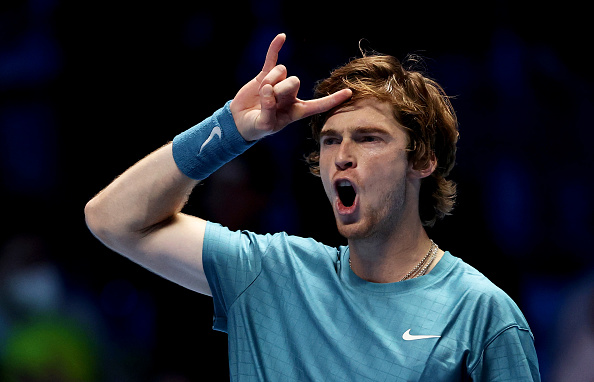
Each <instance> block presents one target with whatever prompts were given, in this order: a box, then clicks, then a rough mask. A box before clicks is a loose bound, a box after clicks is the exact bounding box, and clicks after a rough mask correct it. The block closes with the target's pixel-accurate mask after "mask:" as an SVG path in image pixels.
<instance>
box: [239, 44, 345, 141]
mask: <svg viewBox="0 0 594 382" xmlns="http://www.w3.org/2000/svg"><path fill="white" fill-rule="evenodd" d="M285 40H286V36H285V34H284V33H281V34H279V35H277V36H276V37H275V38H274V39H273V40H272V42H271V43H270V46H269V48H268V52H267V53H266V60H265V61H264V66H263V67H262V71H261V72H260V73H259V74H258V75H257V76H256V77H255V78H254V79H253V80H251V81H250V82H248V83H247V84H245V85H244V86H243V87H242V88H241V89H240V90H239V92H237V95H236V96H235V98H234V99H233V101H232V102H231V106H230V107H231V112H232V114H233V119H234V120H235V124H236V125H237V129H238V130H239V133H240V134H241V135H242V136H243V138H244V139H246V140H247V141H253V140H256V139H260V138H263V137H265V136H267V135H270V134H274V133H276V132H278V131H280V130H281V129H283V128H284V127H285V126H287V125H288V124H289V123H291V122H295V121H297V120H299V119H302V118H306V117H309V116H310V115H313V114H317V113H322V112H325V111H327V110H330V109H332V108H333V107H335V106H338V105H340V104H341V103H342V102H344V101H346V100H347V99H349V98H350V97H351V95H352V92H351V90H350V89H343V90H341V91H338V92H336V93H334V94H331V95H328V96H326V97H323V98H318V99H314V100H309V101H303V100H300V99H299V98H297V93H298V91H299V85H300V82H299V78H297V77H295V76H291V77H288V78H287V68H286V67H285V66H284V65H277V64H276V62H277V60H278V53H279V52H280V50H281V48H282V46H283V44H284V42H285Z"/></svg>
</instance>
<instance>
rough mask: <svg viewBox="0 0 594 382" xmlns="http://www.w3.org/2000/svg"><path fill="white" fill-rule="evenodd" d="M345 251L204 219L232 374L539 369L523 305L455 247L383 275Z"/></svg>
mask: <svg viewBox="0 0 594 382" xmlns="http://www.w3.org/2000/svg"><path fill="white" fill-rule="evenodd" d="M348 257H349V249H348V247H340V248H333V247H329V246H326V245H323V244H321V243H319V242H317V241H315V240H313V239H305V238H300V237H295V236H290V235H287V234H285V233H279V234H275V235H256V234H254V233H251V232H247V231H237V232H232V231H230V230H228V229H227V228H225V227H222V226H220V225H218V224H213V223H208V225H207V228H206V234H205V239H204V248H203V263H204V269H205V272H206V276H207V279H208V282H209V285H210V288H211V291H212V294H213V302H214V329H216V330H220V331H224V332H226V333H227V334H228V341H229V371H230V376H231V380H232V381H429V380H430V381H469V380H472V381H516V382H517V381H540V376H539V371H538V361H537V357H536V352H535V349H534V339H533V336H532V333H531V331H530V328H529V326H528V323H527V322H526V319H525V318H524V316H523V315H522V313H521V312H520V310H519V308H518V307H517V306H516V304H515V303H514V302H513V301H512V300H511V298H510V297H509V296H507V295H506V294H505V293H504V292H503V291H502V290H501V289H499V288H497V287H496V286H495V285H494V284H493V283H491V282H490V281H489V280H488V279H487V278H486V277H485V276H483V275H482V274H481V273H479V272H478V271H477V270H475V269H474V268H472V267H471V266H469V265H468V264H466V263H464V262H463V261H462V260H460V259H459V258H456V257H454V256H452V255H451V254H450V253H449V252H446V253H445V255H444V256H443V258H442V259H441V261H439V263H437V265H436V266H435V268H434V269H433V270H432V271H431V272H430V273H429V274H427V275H425V276H422V277H418V278H415V279H412V280H407V281H403V282H398V283H388V284H378V283H370V282H367V281H365V280H363V279H361V278H359V277H358V276H357V275H356V274H355V273H353V272H352V270H351V269H350V267H349V265H348Z"/></svg>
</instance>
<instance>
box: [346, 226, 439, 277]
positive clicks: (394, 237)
mask: <svg viewBox="0 0 594 382" xmlns="http://www.w3.org/2000/svg"><path fill="white" fill-rule="evenodd" d="M349 248H350V258H351V267H352V269H353V271H354V272H355V273H356V274H357V276H359V277H361V278H362V279H364V280H367V281H370V282H376V283H392V282H397V281H400V280H401V279H402V278H403V277H404V276H405V275H406V274H407V273H408V272H410V270H411V269H413V268H414V267H415V266H416V265H417V264H418V263H419V261H420V260H421V259H423V257H424V256H425V255H426V254H427V252H428V251H429V249H430V248H431V241H430V239H429V237H428V236H427V233H426V232H425V229H424V228H423V226H422V225H421V222H420V221H419V222H418V224H413V225H410V226H408V228H407V229H395V230H393V231H392V232H391V233H390V234H389V235H387V236H385V237H372V238H363V239H349ZM441 254H443V252H441ZM434 263H436V262H434Z"/></svg>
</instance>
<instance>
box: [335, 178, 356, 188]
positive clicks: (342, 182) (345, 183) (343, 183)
mask: <svg viewBox="0 0 594 382" xmlns="http://www.w3.org/2000/svg"><path fill="white" fill-rule="evenodd" d="M337 186H338V187H349V186H352V184H351V182H349V181H348V180H346V179H343V180H339V181H338V184H337Z"/></svg>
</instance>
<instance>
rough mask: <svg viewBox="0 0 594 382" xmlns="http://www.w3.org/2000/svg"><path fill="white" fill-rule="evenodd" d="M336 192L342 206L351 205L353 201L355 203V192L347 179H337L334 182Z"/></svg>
mask: <svg viewBox="0 0 594 382" xmlns="http://www.w3.org/2000/svg"><path fill="white" fill-rule="evenodd" d="M336 192H337V193H338V198H339V199H340V202H341V203H342V205H343V206H345V207H351V206H352V205H353V203H355V198H356V197H357V192H356V191H355V188H354V187H353V185H352V184H351V182H349V181H348V180H341V181H338V183H337V184H336Z"/></svg>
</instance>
